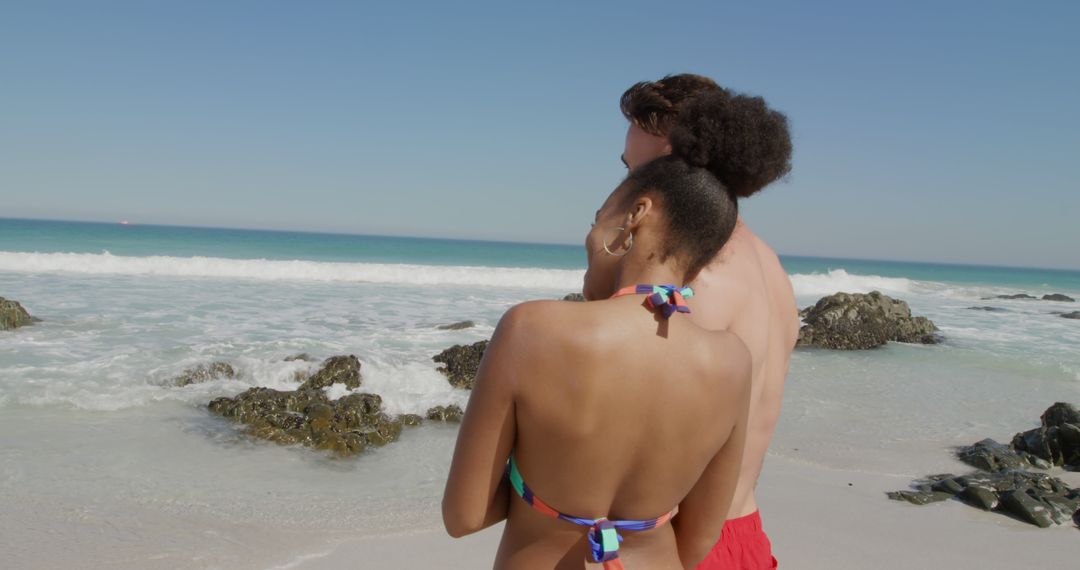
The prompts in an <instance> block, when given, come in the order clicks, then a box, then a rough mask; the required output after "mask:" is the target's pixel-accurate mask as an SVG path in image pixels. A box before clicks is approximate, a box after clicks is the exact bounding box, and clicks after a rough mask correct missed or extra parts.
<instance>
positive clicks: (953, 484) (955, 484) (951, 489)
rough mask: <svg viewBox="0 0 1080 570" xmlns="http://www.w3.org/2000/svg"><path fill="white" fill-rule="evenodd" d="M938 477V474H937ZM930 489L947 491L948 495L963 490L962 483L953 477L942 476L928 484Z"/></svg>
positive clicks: (956, 493)
mask: <svg viewBox="0 0 1080 570" xmlns="http://www.w3.org/2000/svg"><path fill="white" fill-rule="evenodd" d="M938 477H940V475H939V476H938ZM930 490H931V491H940V492H942V493H948V494H950V495H958V494H960V492H961V491H963V490H964V485H963V484H961V483H960V482H959V481H957V480H956V478H955V477H948V476H947V477H944V478H942V479H939V480H937V481H935V482H934V483H933V484H932V485H930Z"/></svg>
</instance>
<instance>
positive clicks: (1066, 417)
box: [1011, 402, 1080, 469]
mask: <svg viewBox="0 0 1080 570" xmlns="http://www.w3.org/2000/svg"><path fill="white" fill-rule="evenodd" d="M1040 420H1041V424H1042V425H1040V426H1039V427H1037V428H1035V429H1031V430H1028V431H1025V432H1021V433H1018V434H1016V435H1014V436H1013V439H1012V443H1011V446H1012V448H1013V449H1015V450H1017V451H1018V452H1021V453H1027V454H1029V455H1030V456H1033V457H1034V458H1037V459H1041V460H1045V461H1046V462H1048V463H1050V464H1051V465H1060V466H1063V467H1065V468H1069V469H1074V468H1080V410H1077V409H1076V407H1075V406H1073V405H1072V404H1067V403H1065V402H1057V403H1056V404H1054V405H1052V406H1050V407H1049V408H1047V409H1046V411H1045V412H1043V414H1042V417H1041V418H1040Z"/></svg>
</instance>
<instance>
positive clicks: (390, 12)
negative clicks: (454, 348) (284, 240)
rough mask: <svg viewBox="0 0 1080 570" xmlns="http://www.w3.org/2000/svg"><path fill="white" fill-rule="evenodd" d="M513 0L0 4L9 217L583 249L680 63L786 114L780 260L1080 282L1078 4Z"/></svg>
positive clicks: (748, 208) (774, 210)
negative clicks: (960, 268)
mask: <svg viewBox="0 0 1080 570" xmlns="http://www.w3.org/2000/svg"><path fill="white" fill-rule="evenodd" d="M515 4H517V3H511V2H489V3H473V2H464V1H463V2H430V3H429V2H408V1H401V2H391V3H366V2H359V1H356V2H330V1H319V2H284V1H281V2H274V1H258V2H255V1H251V2H243V1H220V0H219V1H213V2H202V1H184V2H162V1H141V2H109V1H98V2H81V1H79V2H66V3H64V2H51V1H49V0H41V1H35V2H15V1H3V2H0V217H25V218H43V219H71V220H91V221H116V220H120V219H126V220H130V221H132V222H134V223H154V224H177V225H200V226H218V227H238V228H265V229H294V230H312V231H327V232H345V233H362V234H382V235H412V236H424V237H451V238H468V239H490V240H507V241H531V242H544V243H581V241H582V239H583V237H584V234H585V232H586V231H588V228H589V223H590V222H591V221H592V216H593V213H594V212H595V210H596V208H597V207H598V206H599V205H600V204H601V203H602V202H603V200H604V198H605V197H606V196H607V195H608V193H609V192H610V191H611V190H612V189H613V188H614V187H615V186H616V185H617V184H618V183H619V181H620V180H621V179H622V177H623V176H624V175H625V170H624V168H623V166H622V164H621V162H620V160H619V155H620V153H621V151H622V147H623V139H624V136H625V132H626V127H627V124H626V121H625V119H624V118H623V117H622V115H621V114H620V112H619V109H618V100H619V96H620V95H621V94H622V92H623V91H624V90H625V89H626V88H627V87H629V86H630V85H632V84H633V83H635V82H637V81H642V80H652V79H658V78H660V77H662V76H663V75H665V74H669V73H680V72H693V73H700V74H704V75H708V76H710V77H712V78H714V79H716V80H717V81H718V82H719V83H720V84H722V85H724V86H727V87H729V88H732V89H734V90H736V91H740V92H746V93H750V94H754V95H761V96H763V97H765V99H766V100H767V101H768V102H769V104H770V105H771V106H772V107H773V108H775V109H777V110H780V111H782V112H784V113H785V114H787V116H788V118H789V121H790V124H791V128H792V135H793V142H794V147H795V151H794V159H793V170H792V173H791V175H790V176H789V177H788V179H787V180H785V181H782V182H778V183H776V184H774V185H773V186H770V187H769V188H767V189H766V190H765V191H764V192H762V193H761V194H760V195H758V196H755V197H753V198H751V199H749V200H746V201H744V202H743V203H742V204H741V208H742V212H743V214H744V218H745V220H746V222H747V224H748V225H749V226H750V227H751V228H752V229H753V230H754V231H756V232H757V233H758V234H759V235H760V236H761V237H762V238H763V239H765V241H766V242H768V243H769V244H771V245H772V246H773V247H774V248H775V249H776V250H778V251H779V252H780V253H782V254H789V255H815V256H829V257H856V258H869V259H889V260H918V261H940V262H963V263H973V264H992V265H1017V266H1037V267H1057V268H1070V269H1080V223H1077V220H1078V218H1080V196H1078V192H1077V190H1078V184H1077V180H1080V96H1078V92H1080V73H1078V72H1077V69H1078V68H1077V59H1078V56H1080V34H1077V33H1076V30H1075V26H1076V22H1078V21H1080V3H1075V2H1026V3H1019V2H996V1H994V2H966V1H956V2H894V3H884V2H827V1H825V2H790V3H788V2H753V3H751V2H724V1H712V2H679V3H659V2H626V1H624V2H611V3H608V2H580V1H579V2H567V3H561V2H534V3H529V4H528V5H515ZM886 4H891V5H886ZM0 249H2V244H0Z"/></svg>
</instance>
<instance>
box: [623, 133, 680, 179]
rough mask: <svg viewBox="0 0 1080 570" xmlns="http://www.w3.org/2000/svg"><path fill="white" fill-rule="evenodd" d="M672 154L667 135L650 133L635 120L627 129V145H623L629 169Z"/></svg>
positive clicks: (624, 159)
mask: <svg viewBox="0 0 1080 570" xmlns="http://www.w3.org/2000/svg"><path fill="white" fill-rule="evenodd" d="M668 154H671V143H669V142H668V140H667V137H661V136H657V135H653V134H649V133H647V132H645V131H644V130H642V128H641V127H639V126H637V125H636V124H634V123H633V122H631V123H630V128H629V129H627V130H626V146H625V147H623V154H622V161H623V164H625V165H626V169H627V170H633V169H635V168H637V167H639V166H641V165H642V164H645V163H646V162H649V161H651V160H653V159H655V158H660V157H661V156H665V155H668Z"/></svg>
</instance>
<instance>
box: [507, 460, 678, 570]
mask: <svg viewBox="0 0 1080 570" xmlns="http://www.w3.org/2000/svg"><path fill="white" fill-rule="evenodd" d="M506 474H507V477H508V478H509V479H510V486H511V487H513V488H514V492H516V493H517V495H518V496H519V497H521V499H522V500H523V501H525V503H526V504H528V505H529V506H530V507H532V508H534V509H536V510H537V511H539V512H540V513H541V514H543V515H546V516H549V517H552V518H556V519H561V520H564V521H566V522H568V523H573V524H576V525H578V526H584V527H589V534H588V535H587V536H588V539H589V551H590V554H592V559H593V561H594V562H600V563H603V565H604V570H622V568H623V565H622V561H621V560H619V543H620V542H622V541H623V537H622V535H621V534H619V531H620V530H629V531H642V530H649V529H652V528H656V527H658V526H660V525H662V524H664V523H666V522H668V521H669V520H671V518H672V517H674V516H675V515H676V514H677V513H678V512H679V508H678V507H675V508H674V509H672V510H671V512H669V513H667V514H665V515H663V516H660V517H657V518H655V519H649V520H622V521H613V520H608V518H607V517H600V518H598V519H590V518H585V517H575V516H572V515H568V514H565V513H561V512H559V511H557V510H555V509H554V508H552V507H551V506H550V505H548V504H547V503H545V502H544V501H542V500H541V499H540V497H537V496H536V495H535V494H534V493H533V492H532V489H530V488H529V486H528V485H526V484H525V480H524V479H523V478H522V477H521V472H520V471H518V468H517V462H515V461H514V456H513V454H511V455H510V460H509V461H508V462H507V464H506Z"/></svg>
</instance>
